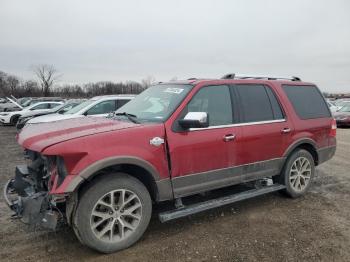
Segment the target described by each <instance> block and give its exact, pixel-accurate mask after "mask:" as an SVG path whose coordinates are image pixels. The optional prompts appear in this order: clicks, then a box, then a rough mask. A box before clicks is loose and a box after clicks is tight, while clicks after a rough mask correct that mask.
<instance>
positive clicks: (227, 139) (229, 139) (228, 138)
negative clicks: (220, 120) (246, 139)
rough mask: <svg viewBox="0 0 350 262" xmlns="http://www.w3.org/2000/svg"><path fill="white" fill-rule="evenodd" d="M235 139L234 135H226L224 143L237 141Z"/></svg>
mask: <svg viewBox="0 0 350 262" xmlns="http://www.w3.org/2000/svg"><path fill="white" fill-rule="evenodd" d="M235 137H236V136H235V135H234V134H229V135H225V136H224V141H225V142H228V141H232V140H234V139H235Z"/></svg>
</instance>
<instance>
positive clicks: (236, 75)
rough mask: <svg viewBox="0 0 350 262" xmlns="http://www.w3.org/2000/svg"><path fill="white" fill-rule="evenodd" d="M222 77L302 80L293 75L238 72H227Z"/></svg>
mask: <svg viewBox="0 0 350 262" xmlns="http://www.w3.org/2000/svg"><path fill="white" fill-rule="evenodd" d="M221 79H267V80H290V81H301V79H300V77H297V76H291V77H285V76H266V75H238V74H234V73H231V74H226V75H224V76H223V77H221Z"/></svg>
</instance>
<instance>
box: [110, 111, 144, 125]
mask: <svg viewBox="0 0 350 262" xmlns="http://www.w3.org/2000/svg"><path fill="white" fill-rule="evenodd" d="M114 116H126V117H127V118H128V119H129V120H130V121H131V122H133V123H135V124H140V122H139V121H137V120H136V119H135V118H137V116H136V115H134V114H129V113H127V112H123V113H114Z"/></svg>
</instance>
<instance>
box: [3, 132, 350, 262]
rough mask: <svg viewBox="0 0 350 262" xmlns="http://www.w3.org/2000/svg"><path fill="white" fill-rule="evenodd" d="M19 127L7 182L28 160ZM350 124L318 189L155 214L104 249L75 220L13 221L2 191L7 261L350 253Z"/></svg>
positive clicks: (328, 257) (7, 140) (8, 155)
mask: <svg viewBox="0 0 350 262" xmlns="http://www.w3.org/2000/svg"><path fill="white" fill-rule="evenodd" d="M15 133H16V132H15V129H14V128H12V127H0V148H1V155H0V186H1V188H2V187H3V186H4V183H5V181H6V180H7V179H8V178H10V177H11V176H12V175H13V171H14V168H15V165H17V164H20V163H23V157H22V151H21V149H20V147H19V146H18V145H17V144H16V141H15ZM349 170H350V129H338V149H337V153H336V156H335V157H334V158H333V159H332V160H331V161H329V162H328V163H325V164H323V165H322V166H320V167H318V172H317V177H316V178H315V181H314V185H313V187H312V190H311V192H310V193H308V194H307V195H306V196H305V197H302V198H299V199H294V200H293V199H289V198H286V197H283V196H281V195H280V194H279V193H276V194H270V195H266V196H263V197H260V198H255V199H252V200H248V201H244V202H241V203H238V204H234V205H231V206H227V207H224V208H220V209H216V210H214V211H209V212H206V213H202V214H199V215H195V216H192V217H188V218H184V219H180V220H177V221H174V222H170V223H166V224H161V223H160V222H159V221H158V219H157V217H156V216H155V217H154V218H153V219H152V221H151V225H150V227H149V228H148V230H147V231H146V234H145V236H144V237H143V238H142V239H141V241H140V242H138V243H137V244H136V245H134V246H133V247H131V248H129V249H128V250H125V251H122V252H119V253H116V254H112V255H101V254H98V253H96V252H94V251H91V250H89V249H88V248H86V247H84V246H82V245H81V244H80V243H79V242H78V240H77V239H76V238H75V236H74V234H73V232H72V231H71V230H70V229H69V228H65V229H63V230H62V231H60V232H57V233H54V232H50V233H48V232H45V231H40V230H36V231H34V230H32V229H29V228H28V227H27V226H25V225H23V224H22V223H21V222H19V221H11V219H10V214H11V212H10V211H9V209H8V208H7V206H6V204H5V203H4V199H3V196H2V194H1V196H0V260H1V261H72V260H74V261H79V260H84V261H117V260H118V261H350V201H349V197H350V175H349Z"/></svg>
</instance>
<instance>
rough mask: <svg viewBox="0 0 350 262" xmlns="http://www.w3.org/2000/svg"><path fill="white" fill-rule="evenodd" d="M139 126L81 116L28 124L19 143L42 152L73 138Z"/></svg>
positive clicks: (21, 134) (20, 135)
mask: <svg viewBox="0 0 350 262" xmlns="http://www.w3.org/2000/svg"><path fill="white" fill-rule="evenodd" d="M135 126H139V125H138V124H134V123H131V122H124V121H117V120H111V119H107V118H99V117H80V118H74V119H69V120H63V121H59V122H52V123H41V124H33V125H26V126H25V127H24V128H23V129H22V131H21V132H20V133H19V135H18V137H17V140H18V143H19V144H20V145H21V146H23V147H24V148H27V149H30V150H33V151H36V152H41V151H43V150H44V149H45V148H47V147H49V146H51V145H54V144H57V143H61V142H64V141H68V140H71V139H75V138H79V137H83V136H89V135H94V134H99V133H104V132H110V131H115V130H121V129H125V128H131V127H135Z"/></svg>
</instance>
